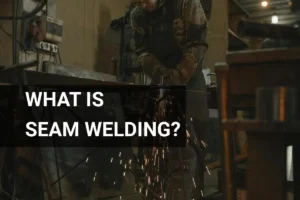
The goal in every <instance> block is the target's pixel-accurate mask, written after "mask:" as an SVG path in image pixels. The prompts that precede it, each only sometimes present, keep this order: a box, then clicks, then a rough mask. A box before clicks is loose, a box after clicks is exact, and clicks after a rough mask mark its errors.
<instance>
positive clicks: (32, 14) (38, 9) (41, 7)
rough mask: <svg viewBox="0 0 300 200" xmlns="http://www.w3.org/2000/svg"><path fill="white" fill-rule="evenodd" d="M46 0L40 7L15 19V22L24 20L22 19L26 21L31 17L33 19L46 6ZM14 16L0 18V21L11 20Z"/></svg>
mask: <svg viewBox="0 0 300 200" xmlns="http://www.w3.org/2000/svg"><path fill="white" fill-rule="evenodd" d="M46 3H47V0H44V1H43V2H42V3H41V5H39V6H37V7H36V8H35V9H33V10H32V11H31V12H30V13H28V14H26V15H23V16H20V17H16V18H15V19H16V20H24V19H28V18H31V17H34V16H35V15H36V14H38V13H39V12H40V11H41V10H42V9H43V8H44V6H45V5H46ZM13 19H14V16H0V20H13Z"/></svg>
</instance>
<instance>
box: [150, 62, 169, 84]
mask: <svg viewBox="0 0 300 200" xmlns="http://www.w3.org/2000/svg"><path fill="white" fill-rule="evenodd" d="M167 71H168V69H167V68H166V67H164V66H163V65H158V66H155V67H154V71H153V73H152V77H151V79H152V82H151V84H155V85H156V84H162V77H165V76H167Z"/></svg>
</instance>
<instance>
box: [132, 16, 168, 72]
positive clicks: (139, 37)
mask: <svg viewBox="0 0 300 200" xmlns="http://www.w3.org/2000/svg"><path fill="white" fill-rule="evenodd" d="M142 20H143V19H142V17H141V16H138V13H137V12H135V10H134V11H133V12H132V13H131V27H132V30H133V38H134V42H135V53H136V54H137V56H138V58H139V62H140V63H141V65H142V67H143V70H144V73H145V74H147V75H148V76H150V77H151V78H153V76H155V75H156V74H157V73H158V72H160V71H164V69H165V68H164V67H163V66H162V65H161V64H160V62H159V61H158V60H157V59H156V58H155V56H153V55H152V54H151V53H149V52H148V49H147V43H146V38H147V35H146V34H147V32H146V24H145V23H144V22H143V21H142Z"/></svg>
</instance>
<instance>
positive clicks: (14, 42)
mask: <svg viewBox="0 0 300 200" xmlns="http://www.w3.org/2000/svg"><path fill="white" fill-rule="evenodd" d="M16 8H17V5H16V0H12V15H13V16H12V17H13V19H12V36H13V38H12V63H13V65H15V64H17V34H16V33H17V9H16Z"/></svg>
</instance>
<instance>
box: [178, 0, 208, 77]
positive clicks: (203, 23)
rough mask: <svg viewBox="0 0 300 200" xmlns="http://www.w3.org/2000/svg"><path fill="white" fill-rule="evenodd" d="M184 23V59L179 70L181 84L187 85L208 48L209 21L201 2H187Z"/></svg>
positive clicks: (193, 0) (191, 0)
mask: <svg viewBox="0 0 300 200" xmlns="http://www.w3.org/2000/svg"><path fill="white" fill-rule="evenodd" d="M184 23H185V26H184V27H185V28H184V29H185V30H184V34H185V37H184V38H185V39H183V40H182V43H181V44H180V47H181V48H182V51H183V57H182V59H181V61H180V63H179V64H178V66H177V69H178V70H179V71H180V73H181V82H182V83H187V82H188V81H189V80H190V79H191V78H192V76H193V74H194V72H195V69H196V67H198V66H201V64H202V60H203V58H204V55H205V53H206V50H207V48H208V45H207V42H206V36H207V20H206V16H205V14H204V11H203V8H202V5H201V3H200V1H199V0H187V4H186V7H185V8H184Z"/></svg>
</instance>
